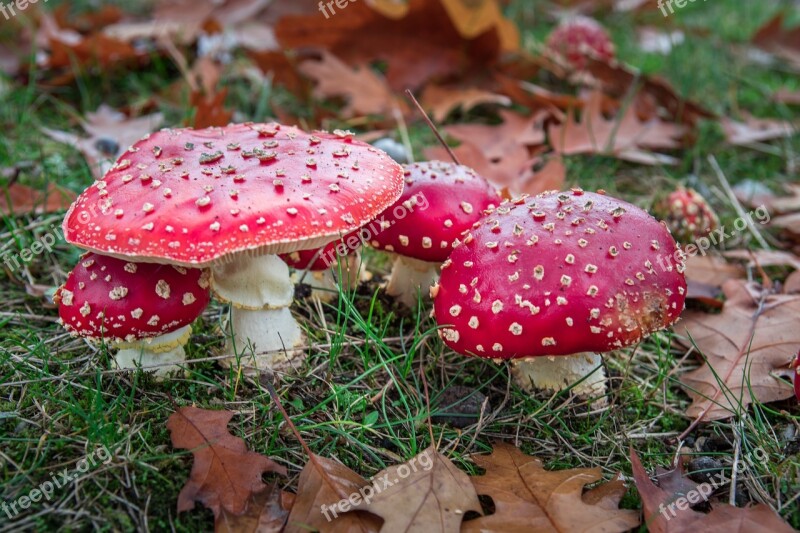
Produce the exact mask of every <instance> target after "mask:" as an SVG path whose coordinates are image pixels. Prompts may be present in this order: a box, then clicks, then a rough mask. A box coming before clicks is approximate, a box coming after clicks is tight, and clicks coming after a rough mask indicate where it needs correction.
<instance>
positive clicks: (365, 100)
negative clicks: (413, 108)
mask: <svg viewBox="0 0 800 533" xmlns="http://www.w3.org/2000/svg"><path fill="white" fill-rule="evenodd" d="M298 69H299V70H300V72H302V73H303V74H304V75H305V76H308V77H309V78H311V79H313V80H314V81H315V82H316V87H315V88H314V96H316V97H317V98H320V99H325V98H331V97H341V98H345V99H346V100H347V105H346V106H345V107H343V108H342V110H341V112H340V115H341V116H342V117H344V118H350V117H353V116H363V115H388V114H391V111H392V109H394V108H395V107H399V106H401V103H400V102H398V101H397V100H396V99H395V97H394V95H393V94H392V91H391V90H390V89H389V86H388V85H386V81H385V80H384V79H383V78H381V77H380V76H379V75H378V74H376V73H374V72H373V71H372V70H371V69H370V68H369V67H367V66H361V67H355V68H351V67H350V66H348V65H347V64H346V63H344V62H343V61H341V60H339V59H338V58H337V57H335V56H334V55H333V54H330V53H328V52H323V54H322V59H321V60H319V61H313V60H309V61H304V62H302V63H301V64H300V66H299V67H298Z"/></svg>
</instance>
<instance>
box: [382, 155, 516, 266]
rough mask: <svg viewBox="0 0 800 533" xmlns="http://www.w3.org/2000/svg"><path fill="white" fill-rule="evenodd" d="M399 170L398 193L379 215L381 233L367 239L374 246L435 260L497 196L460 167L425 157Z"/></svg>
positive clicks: (444, 255)
mask: <svg viewBox="0 0 800 533" xmlns="http://www.w3.org/2000/svg"><path fill="white" fill-rule="evenodd" d="M403 170H404V176H405V189H403V194H402V195H401V196H400V198H399V199H398V200H397V201H396V202H395V203H394V204H393V205H392V206H391V207H390V208H389V209H387V210H386V211H385V212H384V213H383V217H381V222H382V224H383V226H384V228H383V231H380V232H377V233H375V234H374V235H372V236H371V237H370V244H371V245H372V246H373V247H375V248H379V249H382V250H386V251H389V252H394V253H397V254H400V255H404V256H406V257H411V258H413V259H418V260H420V261H428V262H431V263H441V262H443V261H444V260H445V259H447V256H449V255H450V252H451V251H452V246H453V243H454V242H455V241H456V240H457V239H458V238H459V237H460V236H461V234H462V233H463V232H464V230H467V229H469V228H470V227H471V226H472V224H474V223H475V222H476V221H477V220H478V219H479V218H480V217H481V216H482V215H483V211H485V210H486V209H489V208H491V207H494V206H496V205H498V204H499V203H500V201H501V200H502V199H501V197H500V193H499V192H498V191H497V189H495V188H494V187H493V186H492V185H491V184H490V183H489V182H488V181H486V180H485V179H484V178H483V177H482V176H480V175H478V174H477V173H476V172H475V171H474V170H472V169H471V168H469V167H465V166H463V165H456V164H454V163H445V162H442V161H427V162H423V163H414V164H411V165H404V166H403Z"/></svg>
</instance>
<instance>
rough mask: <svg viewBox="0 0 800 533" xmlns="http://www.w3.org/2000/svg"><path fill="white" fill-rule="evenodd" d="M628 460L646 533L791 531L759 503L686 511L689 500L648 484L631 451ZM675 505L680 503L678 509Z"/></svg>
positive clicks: (637, 459)
mask: <svg viewBox="0 0 800 533" xmlns="http://www.w3.org/2000/svg"><path fill="white" fill-rule="evenodd" d="M630 457H631V468H632V470H633V479H634V482H635V483H636V488H637V489H638V491H639V496H640V497H641V499H642V510H643V514H644V522H645V525H646V526H647V529H648V531H650V533H682V532H684V531H703V532H710V533H728V532H730V531H770V532H774V533H789V532H792V531H794V530H793V529H792V528H791V527H789V525H788V524H787V523H786V522H784V521H783V520H782V519H781V517H780V516H778V515H777V514H776V513H775V511H773V510H772V509H771V508H770V507H768V506H767V505H764V504H763V503H759V504H756V505H754V506H752V507H745V508H740V507H734V506H732V505H728V504H724V503H717V504H714V507H713V509H712V510H711V512H710V513H708V514H704V513H699V512H697V511H694V510H693V509H691V508H689V507H688V503H689V502H690V501H691V500H690V499H688V498H687V497H685V496H679V497H676V496H677V495H676V494H670V493H669V492H667V491H666V490H664V489H662V488H660V487H657V486H656V485H655V484H654V483H653V482H652V481H651V480H650V478H649V477H648V475H647V472H646V471H645V469H644V466H642V462H641V460H639V456H638V455H636V452H635V451H633V448H631V451H630ZM704 485H705V486H706V487H707V489H703V490H708V492H709V493H710V492H711V488H712V487H711V485H710V484H704ZM706 497H707V496H706ZM694 498H695V499H696V500H697V502H700V501H702V499H703V492H700V491H699V490H698V491H697V492H696V493H694ZM679 501H680V502H681V503H680V506H679V507H678V505H677V504H678V502H679ZM692 503H694V502H692ZM676 507H677V509H676Z"/></svg>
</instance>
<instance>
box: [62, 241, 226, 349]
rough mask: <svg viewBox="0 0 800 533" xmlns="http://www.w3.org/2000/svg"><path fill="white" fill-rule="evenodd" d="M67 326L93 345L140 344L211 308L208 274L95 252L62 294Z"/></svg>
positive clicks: (82, 262) (73, 274)
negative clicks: (132, 261)
mask: <svg viewBox="0 0 800 533" xmlns="http://www.w3.org/2000/svg"><path fill="white" fill-rule="evenodd" d="M55 297H56V302H57V303H58V304H59V306H58V313H59V315H60V316H61V321H62V322H63V323H64V327H66V328H67V329H68V330H69V331H71V332H73V333H75V334H77V335H80V336H81V337H87V338H89V339H92V340H100V339H105V340H107V341H110V342H111V341H113V342H134V341H136V340H141V339H148V338H152V337H158V336H161V335H164V334H166V333H170V332H172V331H175V330H176V329H178V328H182V327H183V326H186V325H188V324H191V323H192V322H193V321H194V320H195V319H196V318H197V317H198V316H200V313H202V312H203V309H205V308H206V306H208V302H209V301H210V299H211V297H210V295H209V281H208V272H207V271H205V270H199V269H196V268H183V267H178V266H170V265H158V264H154V263H131V262H128V261H124V260H121V259H116V258H113V257H109V256H104V255H99V254H95V253H91V252H90V253H87V254H84V255H83V257H81V260H80V262H79V263H78V265H77V266H76V267H75V268H74V269H73V271H72V272H70V274H69V276H68V277H67V281H66V283H64V285H62V286H61V287H60V288H59V289H58V291H57V292H56V296H55Z"/></svg>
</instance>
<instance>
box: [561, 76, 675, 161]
mask: <svg viewBox="0 0 800 533" xmlns="http://www.w3.org/2000/svg"><path fill="white" fill-rule="evenodd" d="M604 98H605V97H604V96H603V95H602V94H601V93H599V92H593V93H592V94H590V95H589V97H588V100H587V102H586V106H585V107H584V110H583V113H582V116H581V119H580V121H577V120H575V114H574V112H573V111H572V110H570V111H569V112H568V115H567V120H566V122H564V123H563V124H553V125H551V126H550V127H549V128H548V136H549V139H550V143H551V144H552V146H553V148H554V149H555V150H556V151H557V152H559V153H561V154H564V155H573V154H603V155H609V156H614V157H617V158H619V159H624V160H626V161H632V162H636V163H643V164H647V165H658V164H675V163H676V162H677V161H676V160H675V158H673V157H669V156H666V155H663V154H659V153H654V152H650V151H649V150H650V149H654V150H659V149H676V148H680V146H681V143H680V141H679V139H680V138H681V137H682V136H683V135H684V134H685V133H686V128H685V127H684V126H681V125H680V124H674V123H670V122H664V121H662V120H661V119H659V118H657V117H655V118H652V119H650V120H648V121H642V120H640V119H639V118H638V117H637V115H636V110H635V109H634V108H633V106H628V107H627V108H625V109H622V110H621V111H620V113H619V114H618V116H617V117H613V118H611V119H607V118H606V117H605V115H604V113H603V102H604Z"/></svg>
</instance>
